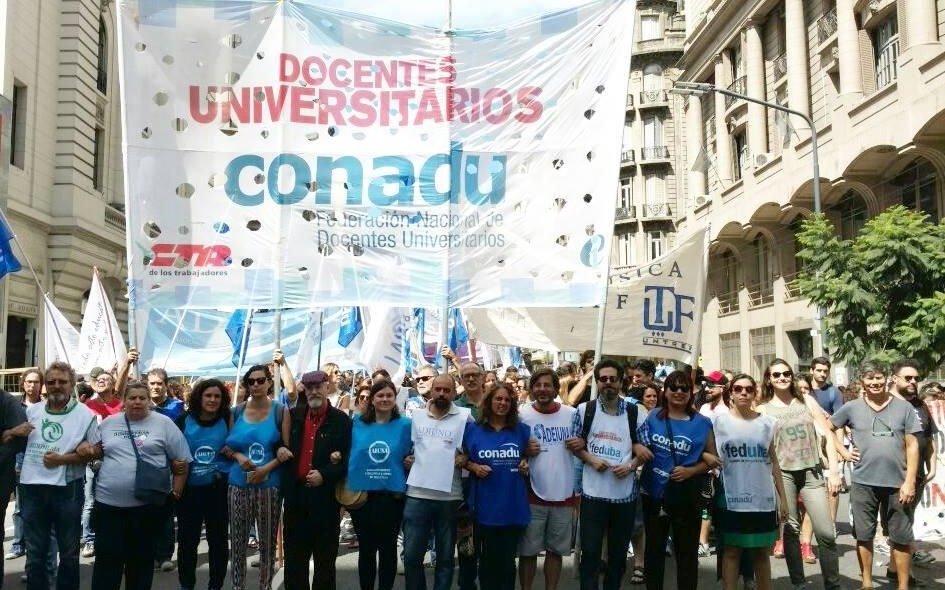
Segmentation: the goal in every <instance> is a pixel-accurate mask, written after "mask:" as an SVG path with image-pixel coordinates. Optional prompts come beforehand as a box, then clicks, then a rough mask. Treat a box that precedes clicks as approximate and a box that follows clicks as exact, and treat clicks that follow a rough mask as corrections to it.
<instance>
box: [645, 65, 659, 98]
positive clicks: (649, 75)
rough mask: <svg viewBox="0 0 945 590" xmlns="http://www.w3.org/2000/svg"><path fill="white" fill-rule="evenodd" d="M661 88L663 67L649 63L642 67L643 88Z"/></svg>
mask: <svg viewBox="0 0 945 590" xmlns="http://www.w3.org/2000/svg"><path fill="white" fill-rule="evenodd" d="M662 89H663V67H662V66H660V65H659V64H650V65H648V66H646V67H645V68H643V90H644V92H646V91H652V90H662Z"/></svg>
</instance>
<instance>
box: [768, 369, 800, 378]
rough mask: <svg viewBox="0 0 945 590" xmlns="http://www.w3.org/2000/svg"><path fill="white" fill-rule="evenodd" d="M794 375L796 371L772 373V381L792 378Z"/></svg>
mask: <svg viewBox="0 0 945 590" xmlns="http://www.w3.org/2000/svg"><path fill="white" fill-rule="evenodd" d="M792 375H794V371H772V372H771V378H772V379H779V378H781V377H791V376H792Z"/></svg>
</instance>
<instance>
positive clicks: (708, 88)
mask: <svg viewBox="0 0 945 590" xmlns="http://www.w3.org/2000/svg"><path fill="white" fill-rule="evenodd" d="M670 92H671V93H673V94H682V95H690V94H708V93H710V92H718V93H719V94H723V95H725V96H731V97H732V98H737V99H740V100H744V101H748V102H753V103H755V104H760V105H762V106H765V107H767V108H769V109H774V110H776V111H781V112H784V113H787V114H789V115H794V116H797V117H800V118H801V119H804V122H805V123H807V126H808V128H810V144H811V160H812V168H813V192H814V213H815V214H819V213H820V212H821V202H820V160H819V158H818V156H817V127H815V126H814V121H813V119H811V118H810V116H808V115H806V114H804V113H802V112H800V111H796V110H794V109H789V108H788V107H786V106H784V105H781V104H778V103H776V102H768V101H767V100H761V99H759V98H752V97H751V96H747V95H745V94H741V93H739V92H732V91H731V90H729V89H728V88H719V87H718V86H716V85H715V84H709V83H706V82H681V81H676V82H674V83H673V88H672V89H671V90H670ZM823 323H824V310H823V308H822V307H818V308H817V315H816V316H815V317H814V327H815V330H816V331H817V334H818V335H819V336H820V338H819V339H815V346H814V356H821V355H822V354H823V351H824V348H826V339H827V338H826V334H825V333H824V330H823Z"/></svg>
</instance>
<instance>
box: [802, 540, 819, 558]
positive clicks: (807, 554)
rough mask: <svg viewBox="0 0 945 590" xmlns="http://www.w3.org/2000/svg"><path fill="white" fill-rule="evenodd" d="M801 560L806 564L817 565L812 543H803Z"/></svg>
mask: <svg viewBox="0 0 945 590" xmlns="http://www.w3.org/2000/svg"><path fill="white" fill-rule="evenodd" d="M801 559H803V560H804V563H817V556H816V555H814V549H813V547H811V546H810V543H801Z"/></svg>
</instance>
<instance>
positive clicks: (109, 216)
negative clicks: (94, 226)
mask: <svg viewBox="0 0 945 590" xmlns="http://www.w3.org/2000/svg"><path fill="white" fill-rule="evenodd" d="M105 225H107V226H109V227H111V228H114V229H117V230H118V231H122V232H123V231H125V214H124V213H122V212H121V211H119V210H118V209H115V208H114V207H112V206H111V205H105Z"/></svg>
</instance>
